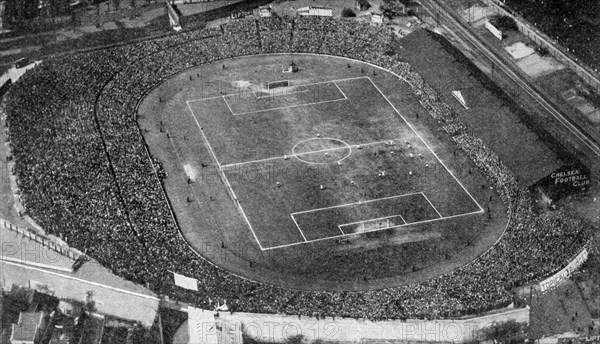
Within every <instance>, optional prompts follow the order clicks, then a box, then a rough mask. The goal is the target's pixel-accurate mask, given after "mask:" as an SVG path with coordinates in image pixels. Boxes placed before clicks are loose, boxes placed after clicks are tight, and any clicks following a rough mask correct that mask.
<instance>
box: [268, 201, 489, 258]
mask: <svg viewBox="0 0 600 344" xmlns="http://www.w3.org/2000/svg"><path fill="white" fill-rule="evenodd" d="M483 212H485V211H484V210H477V211H472V212H469V213H464V214H456V215H450V216H446V217H441V218H436V219H429V220H422V221H416V222H410V223H406V221H405V220H404V218H403V219H402V220H403V221H405V223H404V224H401V225H396V226H390V227H385V228H377V229H373V230H370V231H364V232H357V233H347V234H346V233H344V234H340V235H333V236H329V237H324V238H319V239H312V240H308V241H298V242H293V243H289V244H283V245H277V246H271V247H265V248H263V249H262V250H263V251H268V250H274V249H278V248H285V247H290V246H297V245H301V244H309V243H313V242H318V241H323V240H330V239H337V238H343V237H347V236H353V235H361V234H364V233H370V232H378V231H382V230H387V229H398V228H402V227H406V226H410V225H419V224H423V223H430V222H436V221H443V220H448V219H453V218H457V217H463V216H469V215H475V214H481V213H483ZM338 228H339V225H338ZM340 230H341V229H340ZM342 233H343V231H342Z"/></svg>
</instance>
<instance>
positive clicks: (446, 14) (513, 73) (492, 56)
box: [421, 0, 600, 159]
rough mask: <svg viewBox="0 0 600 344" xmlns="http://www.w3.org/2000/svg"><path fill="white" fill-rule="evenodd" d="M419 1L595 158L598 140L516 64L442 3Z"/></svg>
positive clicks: (431, 0)
mask: <svg viewBox="0 0 600 344" xmlns="http://www.w3.org/2000/svg"><path fill="white" fill-rule="evenodd" d="M421 3H422V4H423V5H424V6H426V7H427V8H428V10H429V11H430V12H431V13H432V14H434V15H435V16H436V17H437V18H438V21H439V20H440V19H442V20H443V22H444V24H446V25H447V26H448V27H449V28H450V29H451V30H453V32H454V33H455V34H456V35H458V36H459V37H460V38H461V39H462V40H463V41H464V42H466V43H468V44H469V45H470V46H471V47H472V48H473V49H474V50H476V51H478V52H479V53H481V54H482V55H484V56H486V57H487V58H488V59H489V60H490V61H491V62H492V64H493V65H494V66H495V67H496V68H497V69H499V70H501V71H502V72H503V73H504V74H505V75H506V76H507V77H508V78H510V79H511V80H512V81H513V82H514V83H515V84H516V85H518V86H519V88H520V89H521V90H522V92H523V93H525V94H527V95H528V96H529V97H530V98H531V99H533V100H534V101H535V103H537V105H538V106H539V107H541V108H542V109H544V110H545V111H546V112H548V113H549V114H550V115H551V116H552V117H553V118H554V119H556V121H558V122H559V123H560V124H561V125H562V126H563V127H564V128H565V129H566V130H567V131H568V132H569V133H570V134H571V135H572V136H573V137H574V138H576V139H577V141H579V143H581V146H583V147H585V149H586V151H587V152H584V153H587V154H586V155H587V156H590V157H591V158H593V159H598V158H599V157H600V143H599V142H598V140H597V139H595V138H594V137H592V136H591V135H589V134H588V133H586V131H585V130H584V129H583V128H581V127H580V126H579V125H578V124H576V123H574V122H573V121H572V120H570V119H569V118H568V117H567V116H566V115H564V114H563V113H562V112H561V111H560V110H558V109H557V108H556V106H555V105H554V104H552V102H551V101H550V100H549V99H548V98H547V97H546V96H545V95H544V94H543V93H542V92H541V91H540V90H538V89H537V88H536V87H535V86H534V85H533V84H532V83H531V82H530V81H529V80H527V79H526V78H525V77H523V76H522V75H520V73H519V72H518V71H517V70H515V69H516V67H514V66H513V65H512V64H511V63H510V62H507V61H506V60H505V58H504V57H503V56H501V55H500V54H498V53H497V52H496V51H494V50H493V49H492V48H490V47H489V46H488V45H487V44H486V43H485V41H484V40H483V39H482V38H480V37H479V36H478V35H477V34H476V33H474V32H473V31H472V30H471V28H470V27H469V25H468V24H466V23H464V22H463V21H462V19H461V18H459V17H458V15H457V14H455V13H453V11H452V10H450V9H448V8H447V7H446V5H444V4H442V3H441V2H440V1H438V0H421Z"/></svg>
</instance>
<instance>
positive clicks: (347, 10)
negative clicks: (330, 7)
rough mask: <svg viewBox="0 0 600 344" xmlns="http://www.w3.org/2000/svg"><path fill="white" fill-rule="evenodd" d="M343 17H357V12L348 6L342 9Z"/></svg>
mask: <svg viewBox="0 0 600 344" xmlns="http://www.w3.org/2000/svg"><path fill="white" fill-rule="evenodd" d="M342 17H344V18H350V17H356V13H354V11H353V10H352V9H351V8H348V7H346V8H344V9H343V10H342Z"/></svg>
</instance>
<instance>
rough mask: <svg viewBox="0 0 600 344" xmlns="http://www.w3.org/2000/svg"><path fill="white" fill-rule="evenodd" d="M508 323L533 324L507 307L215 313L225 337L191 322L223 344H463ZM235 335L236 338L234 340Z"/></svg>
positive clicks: (204, 335) (520, 311) (521, 312)
mask: <svg viewBox="0 0 600 344" xmlns="http://www.w3.org/2000/svg"><path fill="white" fill-rule="evenodd" d="M508 320H515V321H517V322H520V323H527V324H529V308H519V309H505V310H503V311H502V312H499V313H494V314H489V315H484V316H480V317H473V318H462V319H451V320H416V319H415V320H413V319H408V320H381V321H371V320H366V319H352V318H332V317H326V318H314V317H306V316H287V315H278V314H254V313H229V312H221V313H218V314H217V315H215V321H216V322H217V324H218V325H217V328H228V329H229V331H228V332H229V334H227V335H226V334H225V333H223V334H221V333H219V332H211V331H209V330H208V329H209V326H208V325H207V326H198V324H190V326H195V328H197V329H201V328H204V329H205V331H203V333H202V342H205V343H208V342H211V336H217V337H218V336H220V335H222V338H220V341H219V342H220V343H241V339H242V338H241V337H242V333H243V334H245V335H247V336H249V337H251V338H254V339H256V340H259V341H263V342H283V341H285V339H287V338H289V337H291V336H295V335H302V336H303V337H304V339H305V340H308V341H314V340H322V341H332V342H344V343H348V342H353V343H359V342H360V343H365V342H369V341H377V342H380V341H386V342H389V341H397V342H423V343H434V342H435V343H465V342H469V341H471V340H473V339H476V338H477V337H478V334H479V331H480V330H481V329H483V328H486V327H488V326H490V325H492V324H493V323H494V322H504V321H508ZM219 324H220V325H219ZM232 329H234V330H233V331H232ZM223 332H224V331H223ZM231 332H234V333H235V335H234V336H232V335H231ZM213 340H214V339H213ZM190 344H196V343H190Z"/></svg>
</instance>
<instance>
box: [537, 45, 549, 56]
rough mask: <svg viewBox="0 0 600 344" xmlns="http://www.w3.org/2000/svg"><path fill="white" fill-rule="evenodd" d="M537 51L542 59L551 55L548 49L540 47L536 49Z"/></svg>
mask: <svg viewBox="0 0 600 344" xmlns="http://www.w3.org/2000/svg"><path fill="white" fill-rule="evenodd" d="M536 51H537V53H538V54H539V55H540V56H542V57H543V56H548V54H549V53H550V52H549V51H548V48H546V47H539V48H537V49H536Z"/></svg>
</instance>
